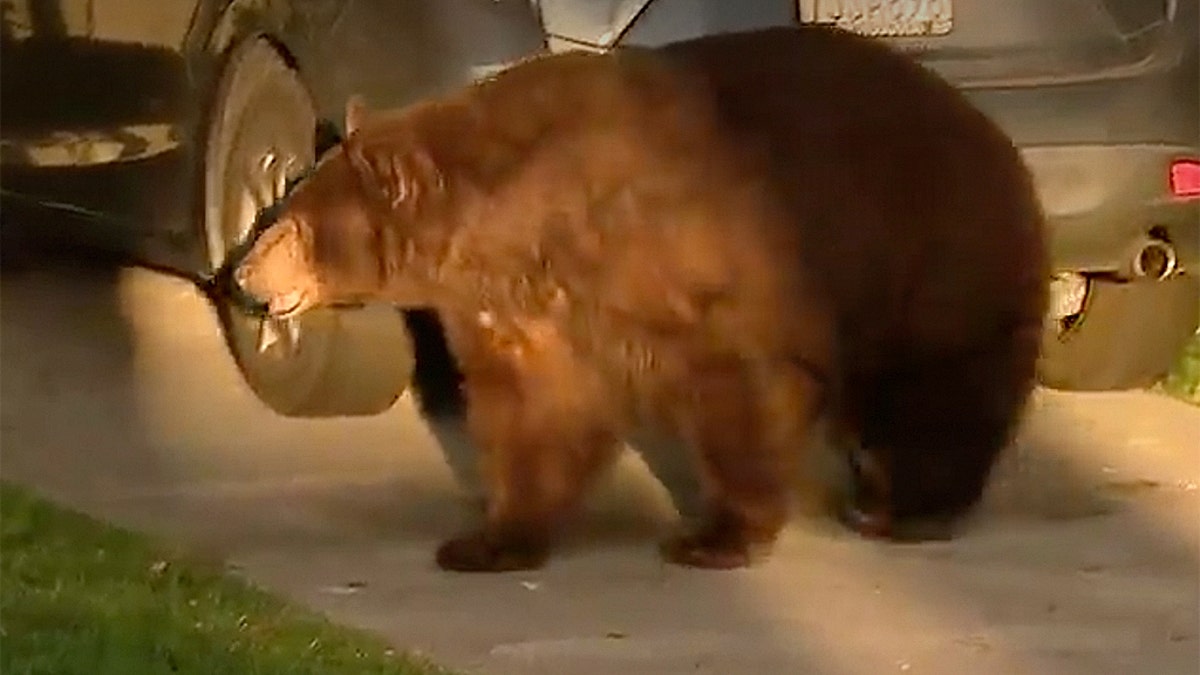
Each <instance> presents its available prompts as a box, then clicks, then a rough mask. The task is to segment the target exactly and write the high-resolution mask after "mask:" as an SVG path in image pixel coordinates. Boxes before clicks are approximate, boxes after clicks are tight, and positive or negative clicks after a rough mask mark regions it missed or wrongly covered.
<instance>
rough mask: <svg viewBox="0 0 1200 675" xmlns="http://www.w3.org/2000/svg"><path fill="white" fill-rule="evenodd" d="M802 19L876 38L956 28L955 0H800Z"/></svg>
mask: <svg viewBox="0 0 1200 675" xmlns="http://www.w3.org/2000/svg"><path fill="white" fill-rule="evenodd" d="M798 2H799V3H800V20H801V21H803V22H805V23H831V24H834V25H836V26H837V27H839V28H842V29H844V30H848V31H852V32H854V33H861V34H863V35H872V36H876V37H919V36H933V35H945V34H947V33H949V32H950V29H951V28H952V27H953V25H954V1H953V0H798Z"/></svg>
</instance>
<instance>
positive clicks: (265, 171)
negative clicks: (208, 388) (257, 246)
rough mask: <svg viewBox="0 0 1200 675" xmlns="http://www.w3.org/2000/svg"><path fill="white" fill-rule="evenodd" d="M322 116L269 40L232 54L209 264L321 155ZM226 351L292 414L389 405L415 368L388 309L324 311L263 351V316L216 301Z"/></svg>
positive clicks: (211, 172)
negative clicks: (318, 144) (318, 148)
mask: <svg viewBox="0 0 1200 675" xmlns="http://www.w3.org/2000/svg"><path fill="white" fill-rule="evenodd" d="M316 134H317V119H316V112H315V108H314V105H313V102H312V98H311V96H310V95H309V92H308V90H307V89H306V88H305V86H304V84H303V83H302V82H301V80H300V78H299V75H298V74H297V73H296V71H295V70H293V69H292V68H291V67H290V66H289V65H288V63H287V62H286V61H285V60H284V58H283V57H282V55H281V54H280V53H279V52H278V51H277V50H276V49H275V47H274V46H273V45H272V44H271V43H270V42H268V41H267V40H265V39H262V38H252V39H249V40H247V41H245V42H243V43H241V44H239V45H238V46H236V47H235V48H234V49H233V50H232V52H231V53H230V54H229V57H228V60H227V62H226V65H225V68H224V70H223V72H222V75H221V80H220V82H219V84H218V87H217V90H216V98H215V100H214V103H213V107H212V109H211V119H210V123H209V127H208V136H207V139H206V147H205V149H204V171H203V176H204V210H203V214H204V215H203V224H204V237H205V248H206V250H207V251H208V254H209V264H210V265H211V266H212V269H214V270H215V269H217V268H219V266H220V264H221V263H222V262H223V261H224V259H225V256H226V255H227V254H228V252H229V251H230V249H232V248H233V247H235V246H236V245H237V244H238V243H239V242H241V241H243V240H244V238H245V237H246V235H247V234H248V232H249V231H250V228H251V224H252V222H253V219H254V217H255V215H256V214H257V212H258V211H259V210H261V209H262V208H263V207H265V206H267V205H269V204H270V203H271V202H272V201H274V200H275V199H277V198H278V197H279V196H280V195H282V193H283V191H284V186H285V184H286V182H287V181H288V180H290V179H294V178H295V177H297V176H298V175H299V174H300V173H301V172H302V171H303V170H304V169H305V168H307V167H309V166H311V165H312V164H313V162H314V161H315V153H316V147H315V146H316ZM215 304H216V310H217V315H218V317H219V320H220V324H221V328H222V330H223V332H224V334H225V340H226V343H227V345H228V347H229V351H230V353H231V355H232V356H233V359H234V361H235V363H236V364H237V367H238V369H239V371H240V372H241V374H242V377H243V379H244V380H245V382H246V383H247V384H248V385H249V387H250V389H251V390H253V392H254V394H255V395H256V396H257V397H258V398H259V399H260V400H261V401H262V402H263V403H265V404H266V405H267V406H268V407H270V408H271V409H272V410H274V411H275V412H277V413H280V414H282V415H287V416H295V417H330V416H356V415H372V414H377V413H380V412H383V411H385V410H387V409H388V408H390V407H391V406H392V405H393V404H394V403H395V401H396V400H397V399H398V398H399V396H400V394H402V393H403V392H404V390H405V389H406V388H407V386H408V383H409V379H410V377H411V372H412V368H413V356H412V346H411V343H410V340H409V336H408V333H407V330H406V328H405V326H404V321H403V318H402V316H401V315H400V313H399V312H397V311H396V310H395V309H393V308H391V307H374V306H369V307H366V308H362V309H336V310H335V309H317V310H313V311H310V312H307V313H306V314H305V315H303V316H301V317H299V318H298V319H295V320H294V321H295V323H294V325H290V326H286V327H284V326H280V327H279V330H276V331H274V333H273V335H274V336H275V337H276V338H277V339H276V340H275V341H274V343H273V344H271V345H270V346H268V347H266V348H265V349H262V348H260V346H261V345H262V343H263V341H262V340H261V339H260V331H262V330H263V325H262V322H261V320H259V319H257V318H255V317H251V316H249V315H248V314H246V313H244V312H243V311H241V310H240V309H239V308H237V307H236V306H235V305H233V304H232V303H230V302H225V301H221V300H216V301H215Z"/></svg>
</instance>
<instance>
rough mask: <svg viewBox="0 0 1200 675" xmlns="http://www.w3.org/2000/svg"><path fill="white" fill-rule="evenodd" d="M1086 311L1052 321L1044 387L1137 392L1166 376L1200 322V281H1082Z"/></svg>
mask: <svg viewBox="0 0 1200 675" xmlns="http://www.w3.org/2000/svg"><path fill="white" fill-rule="evenodd" d="M1077 283H1082V284H1084V285H1083V286H1082V287H1081V288H1080V291H1079V292H1080V293H1081V294H1082V295H1083V297H1082V304H1081V306H1080V307H1079V311H1077V312H1073V313H1070V314H1065V315H1063V316H1059V317H1056V318H1051V319H1050V320H1048V321H1047V323H1046V328H1045V332H1044V335H1043V342H1042V357H1041V359H1040V361H1039V364H1038V371H1039V372H1038V376H1039V380H1040V381H1041V383H1042V384H1043V385H1045V386H1047V387H1050V388H1052V389H1064V390H1076V391H1102V390H1116V389H1137V388H1143V387H1147V386H1150V385H1152V384H1154V383H1155V382H1156V381H1157V380H1159V379H1160V378H1162V377H1163V376H1164V375H1165V374H1166V373H1167V372H1168V371H1169V370H1170V368H1171V366H1172V365H1173V364H1174V362H1175V360H1176V359H1177V358H1178V357H1179V354H1180V353H1181V352H1182V350H1183V348H1184V346H1185V345H1186V344H1187V341H1188V340H1189V339H1190V338H1191V336H1192V335H1193V334H1194V333H1195V331H1196V326H1197V323H1198V322H1200V279H1198V278H1197V277H1195V276H1191V275H1188V274H1178V275H1175V276H1173V277H1171V278H1168V279H1165V280H1162V281H1149V280H1147V281H1135V282H1127V283H1125V282H1118V281H1114V280H1108V279H1104V278H1096V277H1092V278H1082V277H1081V278H1080V281H1078V282H1077Z"/></svg>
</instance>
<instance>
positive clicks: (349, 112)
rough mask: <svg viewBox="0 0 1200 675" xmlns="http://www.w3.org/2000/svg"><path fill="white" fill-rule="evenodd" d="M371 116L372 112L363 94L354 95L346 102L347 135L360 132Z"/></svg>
mask: <svg viewBox="0 0 1200 675" xmlns="http://www.w3.org/2000/svg"><path fill="white" fill-rule="evenodd" d="M369 115H370V110H368V108H367V99H366V98H364V97H363V96H362V94H354V95H353V96H351V97H350V98H349V99H347V100H346V135H347V136H349V135H350V134H352V133H354V132H355V131H358V130H359V129H361V128H362V126H363V124H365V123H366V121H367V117H368V116H369Z"/></svg>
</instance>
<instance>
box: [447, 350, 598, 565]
mask: <svg viewBox="0 0 1200 675" xmlns="http://www.w3.org/2000/svg"><path fill="white" fill-rule="evenodd" d="M558 365H559V368H556V369H554V370H553V371H544V372H537V371H536V370H535V369H536V365H534V364H528V367H526V368H522V369H521V370H520V371H518V370H517V369H515V368H511V369H509V370H508V373H504V372H503V371H500V372H495V373H492V374H490V375H483V376H479V375H477V374H472V373H468V374H467V375H466V377H465V381H464V385H465V389H466V394H467V405H468V408H467V422H468V426H469V429H470V432H471V435H472V437H473V439H474V441H475V444H476V446H477V447H478V448H479V449H480V451H481V453H482V458H481V459H482V463H483V471H482V473H483V477H484V481H485V486H486V488H487V491H488V494H487V502H488V504H487V515H486V520H485V524H484V527H483V528H482V529H481V530H479V531H477V532H474V533H470V534H467V535H465V536H461V537H457V538H454V539H451V540H449V541H447V542H445V543H443V544H442V545H441V546H440V547H439V548H438V551H437V562H438V565H439V566H440V567H441V568H443V569H448V570H456V571H464V572H466V571H473V572H485V571H486V572H498V571H509V570H521V569H534V568H537V567H540V566H542V565H543V564H544V563H545V561H546V559H547V557H548V555H549V552H550V548H551V544H552V540H553V538H554V535H555V534H556V532H557V530H558V529H559V527H560V526H561V525H562V524H563V521H564V520H565V519H566V518H567V517H568V516H570V515H571V514H572V513H573V512H574V510H575V508H576V507H577V506H578V503H579V501H580V500H581V498H582V496H583V494H584V493H585V492H586V490H587V488H588V487H589V486H590V484H591V483H592V481H593V479H594V478H595V477H596V476H597V475H598V474H599V473H600V472H601V470H602V469H603V468H604V467H605V466H607V465H608V464H610V463H611V461H612V460H613V459H614V458H615V457H616V455H617V453H618V452H619V450H620V448H621V446H620V445H619V444H618V443H617V441H616V436H615V434H614V433H613V431H612V427H611V425H610V424H609V423H608V421H607V420H606V418H605V417H604V415H603V413H602V412H601V411H602V409H603V406H602V404H601V403H596V404H593V403H592V401H593V396H592V394H591V393H590V392H594V388H593V387H589V386H588V384H587V378H586V377H582V380H581V381H576V382H569V383H568V382H565V379H567V378H568V377H569V376H570V375H571V374H572V373H573V372H577V369H572V368H570V367H562V366H563V364H561V363H560V364H558Z"/></svg>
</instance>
